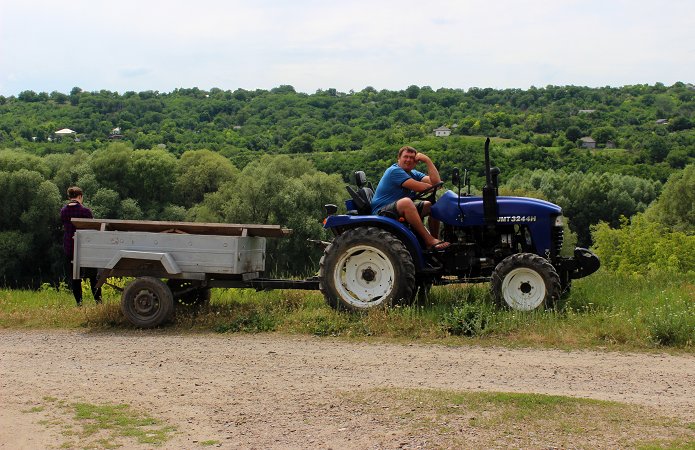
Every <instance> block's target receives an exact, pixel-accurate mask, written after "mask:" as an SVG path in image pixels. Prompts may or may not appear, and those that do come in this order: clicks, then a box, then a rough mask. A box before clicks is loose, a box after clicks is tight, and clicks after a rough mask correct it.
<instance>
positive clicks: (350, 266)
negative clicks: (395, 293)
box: [333, 245, 394, 308]
mask: <svg viewBox="0 0 695 450" xmlns="http://www.w3.org/2000/svg"><path fill="white" fill-rule="evenodd" d="M333 280H334V282H335V286H336V288H337V290H338V293H339V294H340V296H341V297H342V298H343V300H345V301H346V302H348V303H349V304H351V305H353V306H355V307H358V308H369V307H373V306H377V305H380V304H381V303H382V302H383V301H384V299H385V298H386V297H388V295H389V294H390V293H391V291H392V290H393V280H394V268H393V264H391V261H390V260H389V258H388V257H387V256H386V254H385V253H384V252H382V251H381V250H379V249H377V248H374V247H371V246H368V245H359V246H355V247H352V248H350V249H349V250H348V251H347V252H345V254H343V256H341V258H340V260H339V261H338V263H337V264H336V266H335V269H334V271H333Z"/></svg>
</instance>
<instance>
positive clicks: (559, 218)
mask: <svg viewBox="0 0 695 450" xmlns="http://www.w3.org/2000/svg"><path fill="white" fill-rule="evenodd" d="M563 224H564V220H563V217H562V216H557V217H556V218H555V226H556V227H561V226H562V225H563Z"/></svg>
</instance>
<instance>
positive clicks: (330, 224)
mask: <svg viewBox="0 0 695 450" xmlns="http://www.w3.org/2000/svg"><path fill="white" fill-rule="evenodd" d="M362 226H371V227H377V228H381V229H384V230H387V231H388V232H390V233H392V234H393V235H395V236H397V237H398V238H399V239H400V240H402V241H403V243H404V244H405V246H406V247H407V249H408V251H410V254H411V255H412V257H413V262H414V263H415V269H416V270H420V269H422V268H423V267H425V258H424V256H423V253H422V246H421V245H420V242H419V241H418V239H417V236H415V234H414V233H413V232H412V231H411V230H410V229H409V228H408V227H406V226H405V225H403V224H402V223H401V222H399V221H397V220H394V219H391V218H389V217H386V216H376V215H370V216H357V215H346V214H339V215H334V216H328V218H327V219H326V223H325V224H324V225H323V227H324V228H326V229H338V230H345V229H350V228H357V227H362ZM341 232H342V231H341ZM336 234H339V233H336Z"/></svg>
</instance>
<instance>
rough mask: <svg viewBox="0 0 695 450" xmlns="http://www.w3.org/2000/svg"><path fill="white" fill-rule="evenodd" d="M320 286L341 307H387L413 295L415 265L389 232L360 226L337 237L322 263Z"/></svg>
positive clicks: (329, 300) (357, 309) (351, 308)
mask: <svg viewBox="0 0 695 450" xmlns="http://www.w3.org/2000/svg"><path fill="white" fill-rule="evenodd" d="M319 287H320V289H321V292H322V293H323V295H324V297H325V298H326V301H327V302H328V304H329V305H330V306H331V307H333V308H335V309H338V310H349V311H366V310H369V309H372V308H385V307H388V306H390V305H392V304H394V303H397V302H400V301H404V300H405V301H409V300H410V299H412V298H413V295H414V289H415V265H414V264H413V258H412V256H411V255H410V252H408V249H407V248H406V247H405V244H403V242H402V241H401V240H399V239H398V238H397V237H396V236H394V235H393V234H391V233H389V232H388V231H385V230H382V229H380V228H375V227H358V228H354V229H351V230H348V231H345V232H344V233H342V234H340V235H339V236H337V237H336V238H335V239H334V240H333V242H332V243H331V244H330V245H329V246H328V247H326V249H325V251H324V254H323V257H322V258H321V261H320V264H319Z"/></svg>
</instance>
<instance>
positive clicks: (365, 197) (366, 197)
mask: <svg viewBox="0 0 695 450" xmlns="http://www.w3.org/2000/svg"><path fill="white" fill-rule="evenodd" d="M355 182H356V183H357V189H355V188H353V187H352V186H349V185H348V186H345V189H347V191H348V193H349V194H350V197H351V198H352V203H353V204H354V206H355V209H354V210H351V211H348V214H351V215H360V216H366V215H369V214H371V213H372V197H374V189H373V188H372V183H369V182H367V177H366V175H365V174H364V172H363V171H361V170H359V171H357V172H355Z"/></svg>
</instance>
